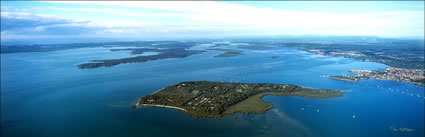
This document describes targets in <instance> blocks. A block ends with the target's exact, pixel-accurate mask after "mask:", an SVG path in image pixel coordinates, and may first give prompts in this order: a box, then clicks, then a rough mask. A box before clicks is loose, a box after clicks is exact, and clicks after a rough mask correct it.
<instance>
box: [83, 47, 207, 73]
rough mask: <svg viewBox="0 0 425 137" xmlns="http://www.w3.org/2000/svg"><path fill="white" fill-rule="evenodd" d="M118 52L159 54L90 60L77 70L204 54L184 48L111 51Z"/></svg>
mask: <svg viewBox="0 0 425 137" xmlns="http://www.w3.org/2000/svg"><path fill="white" fill-rule="evenodd" d="M120 50H131V51H132V54H142V53H145V52H159V54H157V55H149V56H136V57H128V58H120V59H106V60H92V61H91V62H89V63H83V64H79V65H78V68H80V69H86V68H98V67H111V66H115V65H119V64H124V63H136V62H147V61H153V60H159V59H167V58H184V57H187V56H191V55H194V54H199V53H202V52H204V51H201V50H187V49H184V48H175V49H148V48H132V49H113V50H112V51H120Z"/></svg>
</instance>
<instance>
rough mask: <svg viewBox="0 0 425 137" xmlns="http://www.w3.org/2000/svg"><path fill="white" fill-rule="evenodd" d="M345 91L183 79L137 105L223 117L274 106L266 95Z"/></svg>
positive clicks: (323, 95) (321, 95)
mask: <svg viewBox="0 0 425 137" xmlns="http://www.w3.org/2000/svg"><path fill="white" fill-rule="evenodd" d="M342 94H343V92H341V91H334V90H324V89H312V88H303V87H300V86H296V85H287V84H266V83H228V82H210V81H192V82H182V83H178V84H176V85H172V86H169V87H166V88H163V89H161V90H159V91H157V92H155V93H153V94H150V95H146V96H144V97H142V98H140V99H139V100H138V101H137V103H136V104H135V105H134V107H138V106H153V107H166V108H174V109H178V110H181V111H183V112H185V113H186V114H188V115H190V116H192V117H195V118H198V117H210V118H220V117H223V116H226V115H233V114H235V113H244V114H260V113H264V112H266V111H267V110H269V109H272V108H273V105H271V104H269V103H266V102H264V101H263V100H262V97H263V96H265V95H277V96H303V97H310V98H328V97H337V96H342Z"/></svg>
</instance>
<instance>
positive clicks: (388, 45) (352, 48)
mask: <svg viewBox="0 0 425 137" xmlns="http://www.w3.org/2000/svg"><path fill="white" fill-rule="evenodd" d="M281 44H282V45H284V46H290V47H297V48H300V49H302V50H305V51H308V52H313V53H316V54H318V55H325V56H336V57H346V58H355V59H360V60H363V61H370V62H378V63H383V64H385V65H388V66H390V67H388V68H385V69H380V70H361V71H354V72H356V73H358V74H356V75H351V76H329V78H332V79H336V80H345V81H351V82H357V81H359V80H367V79H379V80H394V81H400V82H407V83H411V84H415V85H418V86H425V73H424V72H425V59H424V56H425V55H424V54H425V51H424V50H425V49H424V45H423V44H424V43H423V40H389V39H378V40H376V39H374V40H373V41H372V42H371V41H367V42H363V43H361V42H356V43H346V42H345V43H342V42H341V43H332V42H330V43H309V42H305V43H281Z"/></svg>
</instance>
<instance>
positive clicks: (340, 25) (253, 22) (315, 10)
mask: <svg viewBox="0 0 425 137" xmlns="http://www.w3.org/2000/svg"><path fill="white" fill-rule="evenodd" d="M269 35H296V36H299V35H325V36H327V35H332V36H333V35H342V36H346V35H349V36H353V35H356V36H379V37H416V38H423V37H424V1H405V2H403V1H319V2H314V1H267V2H258V1H201V2H194V1H156V2H152V1H131V2H129V1H127V2H114V1H57V2H55V1H1V38H2V40H8V39H18V40H19V39H29V38H32V39H34V38H51V39H54V38H118V39H119V38H138V39H149V40H155V39H174V38H188V39H190V38H208V37H212V38H225V37H234V36H269Z"/></svg>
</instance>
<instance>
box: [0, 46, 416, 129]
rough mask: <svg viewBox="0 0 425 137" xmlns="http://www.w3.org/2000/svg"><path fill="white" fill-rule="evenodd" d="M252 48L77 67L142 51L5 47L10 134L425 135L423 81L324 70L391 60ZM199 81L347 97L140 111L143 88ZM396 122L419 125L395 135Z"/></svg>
mask: <svg viewBox="0 0 425 137" xmlns="http://www.w3.org/2000/svg"><path fill="white" fill-rule="evenodd" d="M236 45H237V44H236ZM236 45H232V46H236ZM195 48H199V47H195ZM232 48H234V47H232ZM243 51H244V55H240V56H236V57H230V58H214V57H213V56H215V55H217V54H220V53H221V52H220V51H209V52H205V53H202V54H197V55H193V56H189V57H186V58H179V59H164V60H157V61H150V62H145V63H134V64H121V65H118V66H114V67H107V68H96V69H78V68H77V67H76V65H78V64H80V63H85V62H87V61H90V60H93V59H110V58H121V57H126V56H134V55H130V53H129V52H127V51H120V52H110V51H109V49H108V48H81V49H70V50H60V51H52V52H37V53H16V54H2V55H1V116H2V117H1V118H2V119H1V127H2V132H1V135H2V136H5V137H6V136H43V137H48V136H52V137H56V136H90V137H93V136H149V137H156V136H158V137H160V136H184V137H191V136H193V137H199V136H220V137H225V136H270V137H275V136H318V137H345V136H353V137H354V136H356V137H357V136H365V137H368V136H370V137H372V136H418V137H422V136H424V88H423V87H418V86H415V85H411V84H406V83H401V82H394V81H382V80H365V81H360V82H357V83H352V82H345V81H338V80H332V79H328V78H326V77H323V76H326V75H341V74H350V73H348V72H347V70H349V69H380V68H385V67H387V66H386V65H383V64H379V63H373V62H362V61H359V60H355V59H348V58H337V57H326V56H318V55H314V54H312V53H308V52H305V51H300V50H296V49H291V48H276V47H275V48H271V49H268V50H263V51H256V50H243ZM272 56H280V57H279V58H274V59H273V58H271V57H272ZM191 80H210V81H227V82H249V83H256V82H262V83H287V84H297V85H300V86H305V87H313V88H325V89H337V90H343V91H345V94H344V96H343V97H338V98H329V99H308V98H303V97H278V96H266V97H264V100H265V101H267V102H270V103H272V104H273V105H275V106H276V109H273V110H270V111H268V112H266V113H265V114H259V115H240V114H238V115H237V118H232V117H224V118H222V119H206V118H201V119H194V118H191V117H189V116H187V115H185V114H184V113H183V112H181V111H178V110H173V109H166V108H152V107H143V108H139V109H132V108H131V105H132V104H134V103H135V102H136V101H137V99H138V98H139V97H141V96H143V95H147V94H150V93H153V92H155V91H156V90H159V89H161V88H163V87H166V86H168V85H172V84H176V83H179V82H182V81H191ZM390 88H391V90H390ZM418 96H419V97H418ZM302 108H304V109H303V110H301V109H302ZM317 109H319V110H320V111H319V112H317ZM353 115H354V116H355V118H353ZM390 126H393V127H395V128H399V127H401V128H411V129H415V131H414V132H393V131H391V130H390Z"/></svg>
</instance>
